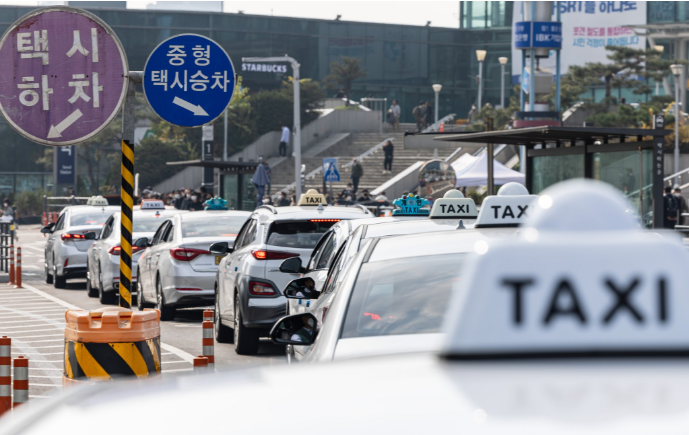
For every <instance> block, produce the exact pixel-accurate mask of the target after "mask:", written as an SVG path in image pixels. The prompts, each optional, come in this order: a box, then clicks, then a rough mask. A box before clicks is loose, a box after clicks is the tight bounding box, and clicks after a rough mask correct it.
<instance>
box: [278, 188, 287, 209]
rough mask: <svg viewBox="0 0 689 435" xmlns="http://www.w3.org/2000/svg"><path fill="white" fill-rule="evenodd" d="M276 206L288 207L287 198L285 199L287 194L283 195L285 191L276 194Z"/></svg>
mask: <svg viewBox="0 0 689 435" xmlns="http://www.w3.org/2000/svg"><path fill="white" fill-rule="evenodd" d="M277 205H278V207H288V206H289V199H287V195H285V192H280V194H279V195H278V204H277Z"/></svg>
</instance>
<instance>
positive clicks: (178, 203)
mask: <svg viewBox="0 0 689 435" xmlns="http://www.w3.org/2000/svg"><path fill="white" fill-rule="evenodd" d="M172 205H173V206H174V207H175V208H176V209H177V210H181V209H182V192H181V191H179V190H175V193H174V194H173V195H172Z"/></svg>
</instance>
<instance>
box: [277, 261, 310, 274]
mask: <svg viewBox="0 0 689 435" xmlns="http://www.w3.org/2000/svg"><path fill="white" fill-rule="evenodd" d="M280 272H282V273H303V272H306V270H304V268H303V267H301V258H299V257H292V258H288V259H287V260H285V261H283V262H282V264H280Z"/></svg>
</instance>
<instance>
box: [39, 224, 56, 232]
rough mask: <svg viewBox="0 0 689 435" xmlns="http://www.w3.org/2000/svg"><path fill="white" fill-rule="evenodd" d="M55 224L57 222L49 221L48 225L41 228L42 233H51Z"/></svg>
mask: <svg viewBox="0 0 689 435" xmlns="http://www.w3.org/2000/svg"><path fill="white" fill-rule="evenodd" d="M54 226H55V222H52V223H49V224H48V225H46V226H44V227H43V228H41V233H43V234H50V233H52V232H53V227H54Z"/></svg>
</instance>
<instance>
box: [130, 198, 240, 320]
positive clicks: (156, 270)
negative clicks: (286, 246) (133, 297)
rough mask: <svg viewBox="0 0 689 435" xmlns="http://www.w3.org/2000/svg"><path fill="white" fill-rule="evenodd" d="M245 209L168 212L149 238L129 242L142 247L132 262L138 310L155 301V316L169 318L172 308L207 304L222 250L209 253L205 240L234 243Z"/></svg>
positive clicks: (173, 311) (227, 245) (209, 242)
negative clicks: (136, 282)
mask: <svg viewBox="0 0 689 435" xmlns="http://www.w3.org/2000/svg"><path fill="white" fill-rule="evenodd" d="M250 214H251V213H249V212H246V211H234V210H232V211H226V210H206V211H195V212H192V213H179V214H176V215H174V216H171V217H169V218H168V219H166V220H165V222H163V223H162V225H161V226H160V227H159V228H158V230H157V231H156V233H155V234H154V235H153V238H152V239H151V241H150V242H148V240H147V238H145V237H144V238H140V239H138V240H137V241H135V242H134V245H136V246H139V247H140V248H147V249H146V250H145V251H144V252H143V254H141V256H140V257H139V260H138V262H137V267H136V276H137V278H138V290H139V291H138V298H137V304H138V307H139V309H141V310H143V309H144V308H147V307H151V306H153V305H155V307H156V308H158V309H159V310H160V318H161V320H172V319H174V318H175V312H176V310H177V308H186V307H202V306H206V305H213V302H214V300H215V275H216V273H217V271H218V263H219V262H220V260H221V259H222V258H223V255H215V254H212V253H211V252H209V248H210V246H211V245H213V244H215V243H222V244H224V246H225V247H229V246H232V245H233V244H234V241H235V238H236V237H237V233H239V229H240V228H242V225H244V223H245V222H246V220H247V218H248V217H249V215H250Z"/></svg>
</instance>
